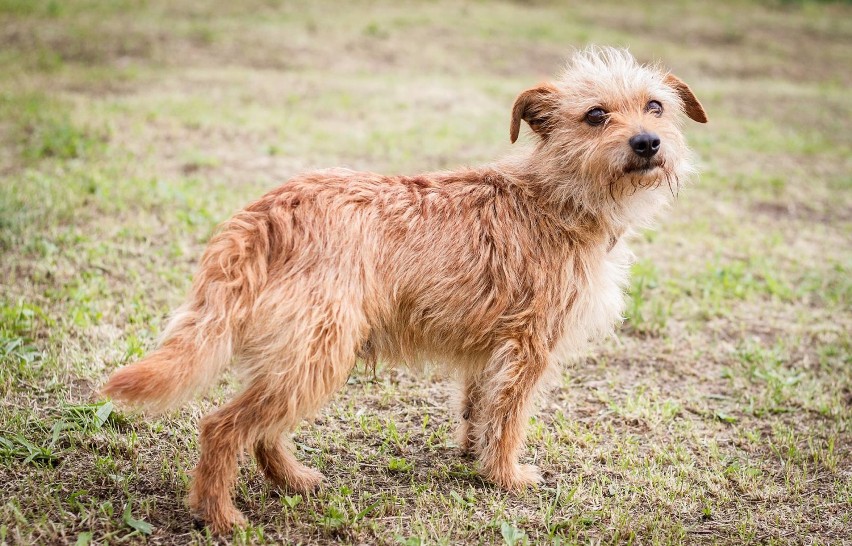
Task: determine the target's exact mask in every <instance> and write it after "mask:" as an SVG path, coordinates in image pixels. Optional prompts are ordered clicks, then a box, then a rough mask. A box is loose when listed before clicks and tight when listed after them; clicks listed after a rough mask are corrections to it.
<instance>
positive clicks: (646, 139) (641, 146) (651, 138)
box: [628, 133, 660, 159]
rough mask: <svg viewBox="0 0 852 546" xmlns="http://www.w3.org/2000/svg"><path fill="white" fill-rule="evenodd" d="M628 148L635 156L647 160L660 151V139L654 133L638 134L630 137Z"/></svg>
mask: <svg viewBox="0 0 852 546" xmlns="http://www.w3.org/2000/svg"><path fill="white" fill-rule="evenodd" d="M628 142H630V147H631V148H633V151H634V152H636V155H638V156H640V157H644V158H645V159H649V158H651V157H654V155H655V154H656V153H657V152H658V151H660V137H658V136H657V135H656V134H655V133H639V134H638V135H634V136H632V137H630V140H629V141H628Z"/></svg>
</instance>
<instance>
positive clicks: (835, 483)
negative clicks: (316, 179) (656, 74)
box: [0, 0, 852, 546]
mask: <svg viewBox="0 0 852 546" xmlns="http://www.w3.org/2000/svg"><path fill="white" fill-rule="evenodd" d="M569 5H570V7H568V6H569ZM587 43H599V44H611V45H624V46H629V47H630V49H631V51H632V52H633V53H634V54H635V55H636V56H637V57H638V58H639V59H640V60H643V61H656V60H660V61H662V62H663V63H664V64H665V65H666V66H668V67H670V68H671V69H672V71H673V72H674V73H675V74H677V75H678V76H680V77H681V78H683V79H684V80H685V81H687V82H688V83H689V84H690V85H691V86H692V88H693V90H694V91H695V92H696V94H697V95H698V97H699V98H700V99H701V100H702V102H703V104H704V106H705V108H706V109H707V111H708V115H709V118H710V123H709V124H707V125H706V126H704V125H701V126H699V125H698V124H691V125H689V127H688V138H689V140H690V142H691V145H692V147H693V148H694V150H695V152H696V154H697V157H698V158H699V165H700V170H701V175H700V177H698V178H697V179H696V180H694V181H693V182H692V183H691V185H689V186H688V187H687V188H684V189H683V190H682V191H681V192H680V194H679V196H678V199H677V201H676V203H675V205H674V207H673V208H672V209H671V210H670V211H669V212H667V213H666V214H665V216H664V217H663V218H662V220H661V222H660V224H659V226H658V228H657V229H655V230H653V231H647V232H645V233H643V234H642V236H641V237H639V238H638V239H637V240H636V241H635V242H634V244H633V249H634V251H635V253H636V255H637V261H636V263H635V265H634V268H633V277H632V279H633V280H632V286H631V290H630V292H631V303H630V304H629V309H628V316H627V319H626V321H625V322H624V324H623V325H622V326H621V327H620V328H619V330H618V333H617V336H615V337H613V338H612V339H609V340H607V341H605V342H603V343H600V344H597V345H595V346H594V347H593V348H592V349H591V350H590V352H589V353H588V354H587V355H585V356H584V357H583V358H582V359H580V360H579V361H577V362H572V363H566V364H565V369H564V374H563V377H562V383H561V385H560V386H559V387H558V388H555V389H553V390H552V391H550V392H548V393H547V396H546V397H545V398H544V400H543V402H542V403H541V404H540V412H539V413H538V414H537V417H535V418H533V419H532V420H531V423H530V430H531V433H530V441H529V446H528V448H527V452H526V454H525V456H524V461H525V462H534V463H535V464H538V465H540V466H541V468H542V470H543V472H544V476H545V481H544V484H543V485H542V486H541V487H539V488H538V489H533V490H530V491H528V492H526V493H523V494H517V495H513V494H506V493H503V492H501V491H499V490H497V489H495V488H494V487H492V486H490V485H489V484H487V483H485V482H483V481H482V480H481V479H480V478H479V477H478V475H477V473H476V467H475V462H474V461H472V460H470V459H467V458H464V457H463V456H462V455H461V454H460V453H459V450H458V447H457V446H456V445H455V444H454V443H453V439H452V430H453V427H454V424H455V422H456V421H455V419H456V416H455V404H454V402H453V400H454V389H455V387H454V384H453V382H452V381H451V380H450V379H449V378H447V377H444V376H442V375H441V374H439V373H438V372H436V371H426V372H422V373H421V372H413V371H409V370H407V369H405V368H393V367H390V366H388V365H386V364H381V365H380V366H379V368H378V370H377V371H376V373H375V375H374V374H373V373H372V372H371V371H364V370H362V369H361V368H360V367H359V368H358V369H357V370H356V371H355V372H354V373H353V374H352V376H351V378H350V380H349V382H348V383H349V384H348V385H347V386H346V387H345V388H344V389H343V390H342V391H341V392H340V393H338V395H337V396H336V397H335V398H334V400H333V402H332V404H331V405H329V406H328V407H327V408H326V409H325V410H324V411H323V412H322V413H321V414H320V415H319V416H318V417H317V418H316V419H314V420H313V421H312V422H306V423H304V424H303V425H302V426H301V427H300V429H299V430H298V431H297V433H296V435H295V437H294V442H295V446H296V453H297V456H298V457H299V458H300V459H302V460H305V461H308V462H310V464H312V465H314V466H315V467H317V468H319V469H321V470H322V471H323V472H324V473H325V474H326V476H327V478H328V480H327V483H326V484H325V487H324V488H323V489H322V490H321V491H319V492H318V493H316V494H314V495H305V496H297V495H290V494H288V493H286V492H279V491H277V490H275V489H273V488H271V487H269V486H268V485H267V483H266V482H265V481H264V480H263V478H262V476H261V475H260V473H259V471H258V470H257V468H256V467H255V466H254V463H253V462H251V461H246V463H247V464H245V465H244V467H243V470H242V473H241V476H240V481H239V486H238V489H237V492H236V502H237V505H238V506H239V507H240V509H241V510H243V512H244V513H245V514H246V515H247V516H248V518H249V520H250V521H251V522H252V526H250V527H248V528H246V529H244V530H241V531H239V532H237V533H235V534H234V536H233V537H231V538H230V539H229V540H230V541H232V542H233V543H235V544H255V543H282V542H283V543H293V544H336V543H351V544H403V545H409V546H413V545H425V544H430V545H431V544H448V545H449V544H508V545H510V546H511V545H520V544H575V543H579V544H628V543H633V544H850V543H852V356H851V355H852V347H850V345H852V340H850V332H852V121H850V120H852V97H850V93H849V89H850V86H852V70H850V69H852V5H850V4H848V3H819V2H814V3H811V2H780V1H769V0H767V1H765V2H734V1H728V0H723V1H717V2H707V3H692V2H673V3H630V4H629V5H621V3H615V2H612V3H609V2H591V1H586V2H570V3H568V2H564V3H559V2H553V3H549V2H475V1H465V2H450V1H449V0H447V1H443V0H442V1H438V2H430V3H419V2H408V1H406V2H387V3H384V2H382V3H380V2H366V1H360V0H359V1H354V2H340V3H329V2H326V1H320V2H308V1H293V2H290V1H280V0H248V1H245V2H226V1H224V0H211V1H209V2H204V3H201V2H191V1H189V0H181V1H171V2H168V1H165V0H147V1H145V0H138V1H137V0H116V1H110V0H76V1H73V2H59V1H55V0H50V1H48V0H0V395H2V405H0V483H2V484H3V488H4V489H3V497H2V498H0V544H29V543H39V544H62V543H70V544H75V543H76V544H80V545H84V544H107V543H109V544H118V543H122V544H126V543H142V542H146V543H149V544H187V543H201V544H206V543H220V542H227V540H225V539H220V538H216V537H212V536H210V535H209V534H208V532H207V531H206V530H205V529H204V528H203V526H200V525H199V524H198V522H196V521H194V520H193V518H192V516H191V514H190V513H189V511H188V510H187V508H186V507H185V505H184V504H183V498H184V496H185V493H186V488H187V485H188V482H189V472H190V471H191V469H192V468H193V466H194V464H195V461H196V460H197V457H198V445H197V437H196V432H197V424H198V420H199V418H200V417H201V416H202V415H203V414H205V413H206V412H208V411H210V409H211V408H213V407H214V406H215V405H217V404H218V403H221V402H222V401H223V400H224V399H225V398H226V397H227V396H228V395H229V393H231V392H233V390H234V389H235V388H236V385H235V383H234V380H233V379H231V378H225V379H224V380H223V381H222V382H221V384H219V385H218V386H217V387H216V388H215V389H214V390H213V391H212V392H211V393H209V395H208V396H207V397H205V398H203V399H199V400H197V401H196V402H194V403H192V404H190V405H188V406H186V407H185V408H183V409H182V410H180V411H176V412H174V413H171V414H168V415H165V416H161V417H148V416H144V415H138V414H133V413H126V412H122V411H119V410H118V409H116V408H115V407H113V406H112V404H111V403H109V402H104V401H103V400H99V399H98V398H97V395H96V390H97V388H98V386H99V385H100V384H101V383H102V382H103V380H104V379H105V377H106V376H107V374H108V373H109V372H110V371H112V370H114V369H115V368H117V367H119V366H121V365H124V364H126V363H128V362H131V361H134V360H135V359H138V358H139V357H140V356H141V355H143V354H144V353H145V351H146V350H148V349H150V348H151V347H152V346H153V345H154V343H155V340H156V337H157V335H158V333H159V331H160V329H161V327H162V325H163V323H164V318H165V317H166V316H167V314H168V312H169V311H170V310H171V309H172V308H174V307H175V306H176V305H177V304H178V303H179V302H180V301H181V299H182V297H183V295H184V294H185V292H186V290H187V289H188V286H189V283H190V280H191V276H192V272H193V269H194V266H195V263H196V261H197V259H198V258H199V257H200V254H201V252H202V250H203V248H204V244H205V242H206V240H207V239H208V237H209V236H210V234H211V233H212V232H213V230H214V229H215V226H216V225H217V224H218V223H219V222H221V221H222V220H224V219H226V218H227V217H228V216H229V215H230V214H231V213H233V212H234V211H235V210H237V209H239V208H240V207H241V206H242V205H244V204H246V203H247V202H249V201H250V200H252V199H254V198H256V197H258V196H260V195H261V194H262V193H264V192H265V191H266V190H267V189H269V188H271V187H273V186H275V185H277V184H280V183H281V182H283V181H285V180H286V179H287V178H289V177H290V176H292V175H293V174H295V173H297V172H300V171H303V170H307V169H312V168H319V167H329V166H339V165H344V166H349V167H352V168H356V169H365V170H373V171H377V172H383V173H416V172H422V171H430V170H438V169H445V168H453V167H457V166H460V165H474V164H478V163H483V162H487V161H490V160H492V159H494V158H496V157H498V156H500V155H501V154H505V153H508V152H509V151H510V150H511V149H512V147H511V145H510V144H509V131H508V128H509V113H510V108H511V104H512V100H513V99H514V97H515V95H516V94H517V93H518V92H519V91H520V90H522V89H525V88H526V87H529V86H531V85H533V84H535V83H537V82H538V81H541V80H543V79H547V78H549V77H551V76H552V75H553V74H555V73H556V72H557V71H558V70H559V68H560V65H561V63H562V62H563V60H564V59H565V58H566V57H567V56H568V54H569V53H570V50H571V48H573V47H580V46H583V45H585V44H587ZM532 138H533V137H532V136H530V135H529V134H526V135H525V136H522V138H521V142H520V143H518V144H516V145H515V146H530V145H532Z"/></svg>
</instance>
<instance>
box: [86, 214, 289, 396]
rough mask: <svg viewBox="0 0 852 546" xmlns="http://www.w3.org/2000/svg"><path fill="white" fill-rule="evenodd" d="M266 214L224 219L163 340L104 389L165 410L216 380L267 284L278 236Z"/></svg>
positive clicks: (113, 376)
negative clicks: (271, 248) (273, 245)
mask: <svg viewBox="0 0 852 546" xmlns="http://www.w3.org/2000/svg"><path fill="white" fill-rule="evenodd" d="M268 219H269V215H268V213H266V214H263V213H260V212H258V211H251V210H244V211H242V212H240V213H238V214H237V215H236V216H234V217H233V218H231V219H230V220H229V221H228V222H226V223H225V224H224V225H223V226H222V228H221V229H220V230H219V232H218V233H217V234H216V235H215V236H214V237H213V239H212V240H211V241H210V244H209V245H208V247H207V250H206V251H205V253H204V256H203V257H202V259H201V264H200V266H199V270H198V273H197V274H196V277H195V281H194V283H193V286H192V290H191V293H190V296H189V298H188V301H187V302H186V303H185V304H184V305H183V306H182V307H181V308H180V309H178V310H177V311H176V312H175V314H174V315H173V316H172V318H171V320H170V321H169V323H168V325H167V326H166V328H165V330H164V332H163V335H162V338H161V343H160V346H159V347H158V348H157V349H155V350H154V351H153V352H151V353H150V354H149V355H147V356H146V357H145V358H144V359H142V360H140V361H139V362H136V363H134V364H131V365H129V366H126V367H124V368H121V369H120V370H118V371H116V372H115V373H114V374H113V375H112V376H111V377H110V378H109V381H107V383H106V385H104V386H103V388H102V390H101V392H102V393H103V394H104V395H106V396H109V397H111V398H113V399H115V400H118V401H121V402H124V403H127V404H130V405H133V406H138V407H142V408H144V409H146V410H149V411H154V412H162V411H166V410H168V409H171V408H174V407H176V406H178V405H179V404H181V403H183V402H186V401H187V400H188V399H190V398H191V397H192V396H193V395H194V394H195V393H196V392H198V391H200V390H202V389H205V388H207V387H209V386H210V385H211V384H212V383H213V382H214V381H215V380H216V378H217V377H218V376H219V374H220V373H221V372H222V370H223V369H224V368H225V367H226V366H227V365H228V363H229V362H230V361H231V358H232V356H233V353H234V347H235V346H236V345H237V344H238V343H239V332H240V330H241V329H242V326H243V325H244V324H245V321H246V319H247V317H248V316H249V314H250V313H251V310H252V307H253V305H254V302H255V300H256V298H257V295H258V293H259V292H260V290H261V289H262V288H263V287H264V286H265V284H266V280H267V271H268V262H269V257H270V247H271V243H272V233H271V231H272V226H271V225H270V222H269V220H268Z"/></svg>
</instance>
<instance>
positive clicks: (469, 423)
mask: <svg viewBox="0 0 852 546" xmlns="http://www.w3.org/2000/svg"><path fill="white" fill-rule="evenodd" d="M482 381H483V374H482V372H480V371H471V372H469V373H468V374H467V375H466V377H465V379H464V386H463V387H462V393H461V422H460V423H459V428H458V430H457V432H456V441H457V442H458V444H459V447H460V448H461V450H462V453H464V454H465V455H471V454H476V450H477V449H479V439H478V438H477V436H476V434H477V433H478V432H479V430H478V429H477V427H476V423H477V422H479V421H480V420H481V419H482V394H483V393H482V388H483V385H482Z"/></svg>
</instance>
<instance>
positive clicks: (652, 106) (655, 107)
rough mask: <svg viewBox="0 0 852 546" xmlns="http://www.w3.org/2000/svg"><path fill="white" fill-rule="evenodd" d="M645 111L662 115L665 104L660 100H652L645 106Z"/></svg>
mask: <svg viewBox="0 0 852 546" xmlns="http://www.w3.org/2000/svg"><path fill="white" fill-rule="evenodd" d="M645 111H646V112H650V113H652V114H654V115H655V116H657V117H660V116H662V115H663V105H662V104H660V101H656V100H652V101H650V102H648V105H647V106H645Z"/></svg>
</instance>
